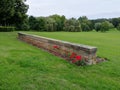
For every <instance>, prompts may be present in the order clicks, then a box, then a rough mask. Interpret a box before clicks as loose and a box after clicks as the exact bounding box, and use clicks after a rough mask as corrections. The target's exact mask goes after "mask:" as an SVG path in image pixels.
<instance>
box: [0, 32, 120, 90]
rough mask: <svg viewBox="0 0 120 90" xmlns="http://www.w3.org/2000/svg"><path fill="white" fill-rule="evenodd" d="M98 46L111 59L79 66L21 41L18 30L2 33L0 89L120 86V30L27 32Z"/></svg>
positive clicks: (102, 89)
mask: <svg viewBox="0 0 120 90" xmlns="http://www.w3.org/2000/svg"><path fill="white" fill-rule="evenodd" d="M27 33H31V34H37V35H41V36H45V37H50V38H55V39H60V40H64V41H69V42H74V43H80V44H87V45H92V46H96V47H98V53H97V55H99V56H101V57H106V58H108V59H109V61H107V62H103V63H100V64H97V65H92V66H85V67H77V66H75V65H72V64H70V63H68V62H67V61H65V60H63V59H60V58H58V57H56V56H53V55H51V54H49V53H47V52H45V51H43V50H40V49H38V48H36V47H33V46H31V45H28V44H26V43H23V42H21V41H19V40H18V39H17V38H16V37H17V33H16V32H10V33H2V32H1V33H0V89H1V90H119V89H120V83H119V82H120V65H119V64H120V32H107V33H96V32H83V33H81V32H80V33H74V32H40V33H38V32H27Z"/></svg>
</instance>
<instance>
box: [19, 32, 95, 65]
mask: <svg viewBox="0 0 120 90" xmlns="http://www.w3.org/2000/svg"><path fill="white" fill-rule="evenodd" d="M18 38H19V39H20V40H22V41H25V42H27V43H30V44H32V45H34V46H37V47H39V48H43V49H45V50H47V51H49V52H50V53H53V54H55V55H57V56H60V57H63V58H64V59H67V60H69V61H70V62H72V60H74V59H75V55H76V56H82V57H85V60H86V61H85V63H86V64H89V65H91V64H96V52H97V48H96V47H93V46H89V45H83V44H76V43H71V42H67V41H62V40H56V39H51V38H47V37H43V36H38V35H31V34H27V33H23V32H19V33H18ZM55 46H56V47H59V48H55ZM66 52H68V53H67V54H66ZM73 53H75V55H73V58H70V57H71V56H72V54H73ZM64 54H65V55H64Z"/></svg>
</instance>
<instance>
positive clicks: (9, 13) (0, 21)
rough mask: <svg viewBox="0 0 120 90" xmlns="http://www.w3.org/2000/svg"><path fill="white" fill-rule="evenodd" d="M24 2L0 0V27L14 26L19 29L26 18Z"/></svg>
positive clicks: (23, 0) (21, 0) (26, 8)
mask: <svg viewBox="0 0 120 90" xmlns="http://www.w3.org/2000/svg"><path fill="white" fill-rule="evenodd" d="M25 1H26V0H0V25H2V26H6V25H12V26H13V25H14V26H16V27H17V29H19V27H20V25H21V24H23V23H24V21H25V20H26V18H27V15H26V13H27V10H28V5H26V4H25V3H24V2H25Z"/></svg>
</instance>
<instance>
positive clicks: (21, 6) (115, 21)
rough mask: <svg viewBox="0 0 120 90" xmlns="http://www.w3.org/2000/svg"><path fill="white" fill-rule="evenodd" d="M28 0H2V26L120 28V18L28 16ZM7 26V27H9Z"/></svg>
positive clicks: (82, 29)
mask: <svg viewBox="0 0 120 90" xmlns="http://www.w3.org/2000/svg"><path fill="white" fill-rule="evenodd" d="M25 2H26V0H0V28H2V30H4V29H5V28H4V26H8V27H12V28H13V27H15V28H16V30H35V31H49V32H53V31H67V32H81V31H84V32H87V31H92V30H96V31H97V32H98V31H101V32H105V31H108V30H110V29H112V28H117V29H118V30H120V18H111V19H96V20H90V19H88V18H87V17H86V16H81V17H79V18H77V19H76V18H70V19H67V18H66V17H65V16H64V15H62V16H60V15H57V14H55V15H51V16H48V17H34V16H28V15H27V14H26V13H27V11H28V8H29V6H28V5H26V3H25ZM8 27H7V29H9V28H8Z"/></svg>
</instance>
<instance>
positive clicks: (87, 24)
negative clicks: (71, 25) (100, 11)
mask: <svg viewBox="0 0 120 90" xmlns="http://www.w3.org/2000/svg"><path fill="white" fill-rule="evenodd" d="M78 20H79V22H80V23H81V27H82V30H83V31H91V30H92V29H93V26H92V22H91V21H90V20H88V18H87V17H86V16H82V17H79V18H78Z"/></svg>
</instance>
